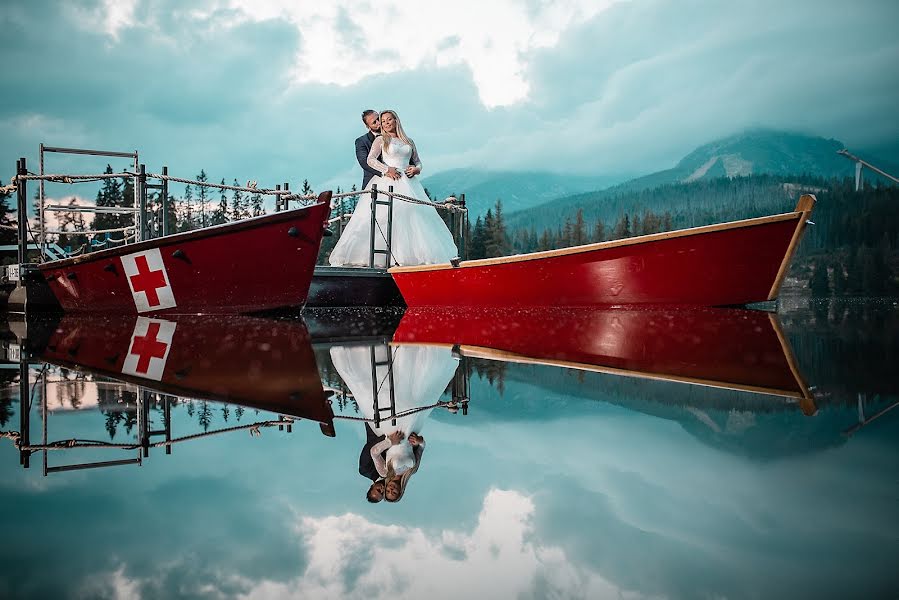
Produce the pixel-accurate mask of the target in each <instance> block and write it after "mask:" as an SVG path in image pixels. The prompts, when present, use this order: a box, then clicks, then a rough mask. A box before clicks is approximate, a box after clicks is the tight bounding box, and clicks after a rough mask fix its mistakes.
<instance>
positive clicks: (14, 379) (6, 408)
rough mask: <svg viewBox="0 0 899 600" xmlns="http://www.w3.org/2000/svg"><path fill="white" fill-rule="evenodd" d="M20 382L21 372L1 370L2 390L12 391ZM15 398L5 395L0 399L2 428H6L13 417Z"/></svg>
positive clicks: (0, 386) (0, 381)
mask: <svg viewBox="0 0 899 600" xmlns="http://www.w3.org/2000/svg"><path fill="white" fill-rule="evenodd" d="M18 381H19V372H18V371H17V370H13V369H3V370H0V389H4V390H10V391H12V389H13V386H15V385H16V384H17V383H18ZM12 406H13V398H12V396H6V395H4V396H3V397H2V398H0V427H3V426H5V425H6V424H7V423H8V422H9V420H10V419H11V418H12V416H13V408H12Z"/></svg>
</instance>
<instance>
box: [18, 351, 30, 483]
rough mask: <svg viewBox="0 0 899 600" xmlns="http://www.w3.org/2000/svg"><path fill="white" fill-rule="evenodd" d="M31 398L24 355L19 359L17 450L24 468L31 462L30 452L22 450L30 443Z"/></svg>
mask: <svg viewBox="0 0 899 600" xmlns="http://www.w3.org/2000/svg"><path fill="white" fill-rule="evenodd" d="M30 417H31V398H30V395H29V392H28V361H27V360H25V357H24V356H23V357H21V358H20V359H19V432H20V436H21V437H20V438H19V441H20V443H21V445H20V447H19V448H20V450H19V462H20V463H21V465H22V466H23V467H25V468H26V469H27V468H28V467H29V465H30V462H31V452H30V451H29V450H23V449H22V448H25V447H27V446H30V445H31V422H30Z"/></svg>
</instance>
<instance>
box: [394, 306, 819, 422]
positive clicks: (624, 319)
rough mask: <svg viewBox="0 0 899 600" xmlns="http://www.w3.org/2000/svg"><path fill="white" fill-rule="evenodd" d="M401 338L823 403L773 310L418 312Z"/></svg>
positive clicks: (809, 406) (809, 407) (403, 326)
mask: <svg viewBox="0 0 899 600" xmlns="http://www.w3.org/2000/svg"><path fill="white" fill-rule="evenodd" d="M393 339H394V342H397V343H414V344H446V345H450V344H451V345H458V346H460V348H461V351H462V353H463V354H464V355H465V356H469V357H474V358H487V359H492V360H500V361H505V362H518V363H535V364H544V365H552V366H558V367H564V368H573V369H580V370H586V371H594V372H600V373H608V374H612V375H622V376H627V377H642V378H647V379H660V380H666V381H674V382H681V383H689V384H694V385H704V386H711V387H718V388H726V389H732V390H740V391H747V392H756V393H763V394H770V395H775V396H782V397H786V398H792V399H795V401H797V402H798V403H799V405H800V407H801V408H802V410H803V412H805V413H807V414H813V413H814V412H815V405H814V402H813V400H812V397H811V394H810V392H809V390H808V387H807V385H806V384H805V382H804V380H803V378H802V376H801V374H800V372H799V370H798V368H797V366H796V361H795V359H794V358H793V353H792V351H791V350H790V347H789V344H788V342H787V340H786V338H785V337H784V335H783V333H782V332H781V329H780V325H779V323H778V321H777V316H776V315H774V314H770V313H766V312H762V311H754V310H744V309H722V308H703V307H694V308H681V309H668V310H659V309H649V308H643V309H624V308H609V309H565V310H559V309H529V310H509V309H506V310H488V311H484V310H477V309H461V310H452V311H444V310H440V311H436V310H430V309H426V308H420V309H410V310H408V311H406V313H405V314H404V315H403V320H402V321H401V322H400V325H399V327H398V328H397V330H396V333H395V334H394V338H393Z"/></svg>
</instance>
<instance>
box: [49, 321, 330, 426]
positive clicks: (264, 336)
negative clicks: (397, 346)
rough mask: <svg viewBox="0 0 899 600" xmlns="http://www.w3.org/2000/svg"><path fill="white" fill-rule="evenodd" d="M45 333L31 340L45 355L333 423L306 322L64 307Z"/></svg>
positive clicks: (191, 393) (168, 390)
mask: <svg viewBox="0 0 899 600" xmlns="http://www.w3.org/2000/svg"><path fill="white" fill-rule="evenodd" d="M47 334H48V335H46V336H45V338H46V342H38V343H39V344H40V345H41V346H43V347H42V348H33V350H34V354H35V355H36V356H37V357H39V358H40V359H41V360H43V361H45V362H48V363H52V364H56V365H59V366H63V367H68V368H73V369H77V370H82V371H89V372H91V373H94V374H99V375H104V376H108V377H112V378H115V379H118V380H121V381H127V382H129V383H135V384H138V385H141V386H144V387H147V388H151V389H154V390H157V391H160V392H162V393H165V394H170V395H173V396H182V397H187V398H197V399H204V400H216V401H221V402H230V403H234V404H240V405H243V406H247V407H250V408H255V409H259V410H266V411H270V412H275V413H280V414H283V415H290V416H294V417H299V418H303V419H309V420H314V421H318V422H320V423H322V424H323V427H322V431H326V432H328V431H333V418H334V414H333V412H332V411H331V405H330V404H329V403H328V400H327V398H326V397H325V392H324V389H323V388H322V383H321V379H320V377H319V373H318V365H317V363H316V361H315V354H314V352H313V350H312V345H311V343H310V341H309V333H308V332H307V330H306V327H305V325H304V324H303V323H302V322H297V321H275V320H269V319H260V318H256V317H249V316H242V315H233V316H228V317H221V316H214V315H172V316H169V317H167V318H165V319H160V318H155V317H143V316H137V315H132V316H121V317H108V318H103V317H98V316H95V315H64V316H63V317H62V319H61V320H60V321H59V323H58V324H56V325H55V326H53V324H50V330H49V331H48V332H47ZM33 337H34V338H36V337H39V334H37V333H35V335H34V336H33Z"/></svg>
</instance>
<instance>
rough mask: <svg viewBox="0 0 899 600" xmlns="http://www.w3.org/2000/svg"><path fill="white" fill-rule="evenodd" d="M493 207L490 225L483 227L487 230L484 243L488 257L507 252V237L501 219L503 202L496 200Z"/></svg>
mask: <svg viewBox="0 0 899 600" xmlns="http://www.w3.org/2000/svg"><path fill="white" fill-rule="evenodd" d="M494 209H495V212H494V214H493V218H492V220H491V223H490V226H489V228H488V227H485V229H486V230H487V236H486V240H485V243H486V252H487V257H488V258H492V257H494V256H505V255H507V254H508V253H509V238H508V236H507V235H506V223H505V221H504V220H503V203H502V201H501V200H497V201H496V204H495V205H494ZM487 214H488V215H490V211H489V210H488V211H487ZM485 223H486V219H485Z"/></svg>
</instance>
